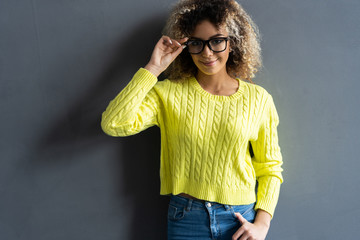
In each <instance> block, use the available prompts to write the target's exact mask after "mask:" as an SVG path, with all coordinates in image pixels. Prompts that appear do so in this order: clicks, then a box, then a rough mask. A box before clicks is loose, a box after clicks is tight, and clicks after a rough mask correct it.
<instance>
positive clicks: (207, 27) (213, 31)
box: [191, 20, 227, 40]
mask: <svg viewBox="0 0 360 240" xmlns="http://www.w3.org/2000/svg"><path fill="white" fill-rule="evenodd" d="M218 34H221V35H223V36H227V31H226V29H225V27H224V26H221V27H219V28H216V26H215V25H214V24H212V23H211V22H210V21H208V20H203V21H201V22H199V23H198V24H197V25H196V27H195V29H194V31H193V33H192V34H191V36H192V37H195V38H200V39H203V40H207V39H209V38H211V37H213V36H215V35H218Z"/></svg>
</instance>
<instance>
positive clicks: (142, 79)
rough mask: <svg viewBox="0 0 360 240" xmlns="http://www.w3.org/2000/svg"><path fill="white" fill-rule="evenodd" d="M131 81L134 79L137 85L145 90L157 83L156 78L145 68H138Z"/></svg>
mask: <svg viewBox="0 0 360 240" xmlns="http://www.w3.org/2000/svg"><path fill="white" fill-rule="evenodd" d="M133 79H136V81H137V83H138V84H140V85H141V86H143V87H144V88H145V89H150V88H152V87H153V86H154V85H155V84H156V82H157V81H158V79H157V77H156V76H155V75H154V74H152V73H151V72H150V71H148V70H146V69H145V68H140V69H139V70H138V71H137V72H136V73H135V75H134V76H133Z"/></svg>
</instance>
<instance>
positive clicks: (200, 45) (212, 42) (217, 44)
mask: <svg viewBox="0 0 360 240" xmlns="http://www.w3.org/2000/svg"><path fill="white" fill-rule="evenodd" d="M228 40H229V38H228V37H217V38H211V39H209V40H201V39H190V40H188V41H187V42H186V43H185V45H186V46H187V47H188V51H189V53H190V54H199V53H201V52H202V51H203V50H204V48H205V45H207V46H208V47H209V49H210V50H211V51H213V52H216V53H218V52H223V51H225V49H226V46H227V41H228Z"/></svg>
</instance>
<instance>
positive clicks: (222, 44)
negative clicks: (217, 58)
mask: <svg viewBox="0 0 360 240" xmlns="http://www.w3.org/2000/svg"><path fill="white" fill-rule="evenodd" d="M209 43H210V47H211V49H212V50H213V51H215V52H221V51H224V50H225V49H226V40H225V39H224V38H214V39H211V40H210V42H209Z"/></svg>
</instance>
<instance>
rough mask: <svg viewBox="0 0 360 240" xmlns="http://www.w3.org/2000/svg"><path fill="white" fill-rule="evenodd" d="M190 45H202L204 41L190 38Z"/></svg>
mask: <svg viewBox="0 0 360 240" xmlns="http://www.w3.org/2000/svg"><path fill="white" fill-rule="evenodd" d="M188 45H189V46H194V47H197V46H201V45H202V41H199V40H190V41H188Z"/></svg>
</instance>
